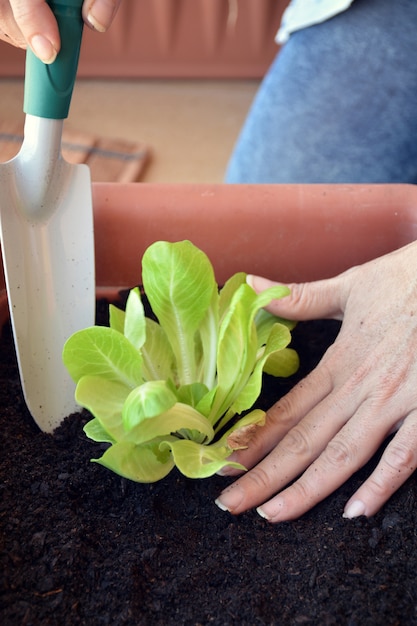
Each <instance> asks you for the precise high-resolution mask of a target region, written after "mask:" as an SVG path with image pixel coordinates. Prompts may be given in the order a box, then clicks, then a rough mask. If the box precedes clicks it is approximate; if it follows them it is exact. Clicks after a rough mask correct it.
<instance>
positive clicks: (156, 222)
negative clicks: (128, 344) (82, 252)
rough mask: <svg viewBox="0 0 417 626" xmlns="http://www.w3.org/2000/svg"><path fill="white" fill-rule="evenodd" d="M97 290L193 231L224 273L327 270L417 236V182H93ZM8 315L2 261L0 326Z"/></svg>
mask: <svg viewBox="0 0 417 626" xmlns="http://www.w3.org/2000/svg"><path fill="white" fill-rule="evenodd" d="M93 205H94V219H95V232H96V244H95V256H96V283H97V297H103V296H104V297H107V298H109V299H112V298H114V297H115V296H116V295H117V292H118V291H120V290H122V289H126V288H131V287H133V286H134V285H136V284H138V283H139V282H140V261H141V258H142V255H143V252H144V250H145V249H146V248H147V247H148V245H150V243H152V242H153V241H156V240H158V239H167V240H171V241H175V240H179V239H184V238H186V239H190V240H192V241H193V243H195V244H196V245H198V246H199V247H201V248H202V249H204V251H205V252H206V254H207V255H208V256H209V258H210V260H211V261H212V263H213V265H214V267H215V272H216V278H217V280H218V282H219V283H222V282H224V280H226V279H227V278H228V277H229V276H230V275H231V274H232V273H234V272H235V271H247V272H251V273H260V274H267V275H269V276H270V277H271V278H274V279H276V280H282V281H283V282H295V281H306V280H314V279H317V278H325V277H328V276H331V275H335V274H337V273H340V272H341V271H343V270H344V269H347V268H348V267H351V266H352V265H355V264H359V263H362V262H364V261H366V260H369V259H372V258H375V257H377V256H380V255H382V254H384V253H387V252H389V251H391V250H394V249H396V248H399V247H401V246H403V245H405V244H406V243H409V242H411V241H413V240H415V239H417V186H416V185H408V184H378V185H362V184H356V185H323V184H317V185H303V184H300V185H225V184H222V183H219V184H211V185H210V184H181V183H167V184H160V183H158V184H154V183H126V184H119V183H93ZM7 318H8V310H7V295H6V290H5V281H4V277H3V268H2V263H1V260H0V327H1V326H2V325H3V324H4V323H5V321H6V320H7Z"/></svg>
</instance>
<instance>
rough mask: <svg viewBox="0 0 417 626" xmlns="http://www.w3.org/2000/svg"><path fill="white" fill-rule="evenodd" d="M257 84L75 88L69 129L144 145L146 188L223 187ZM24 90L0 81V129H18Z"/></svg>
mask: <svg viewBox="0 0 417 626" xmlns="http://www.w3.org/2000/svg"><path fill="white" fill-rule="evenodd" d="M257 86H258V82H257V81H255V80H224V81H223V80H190V81H187V80H172V81H166V80H137V81H136V80H135V81H103V80H97V81H90V80H79V81H78V82H77V83H76V87H75V91H74V95H73V101H72V105H71V110H70V116H69V119H68V122H67V124H68V126H70V127H71V128H73V129H75V130H78V131H82V132H88V133H93V134H95V135H99V136H101V137H104V138H109V139H116V138H118V139H124V140H129V141H134V142H140V143H144V144H146V145H147V146H148V147H149V149H150V151H151V157H150V160H149V163H148V166H147V167H146V169H145V171H144V172H143V174H142V176H141V180H142V181H145V182H181V183H189V182H202V183H215V182H221V181H222V180H223V175H224V171H225V167H226V164H227V160H228V157H229V155H230V152H231V150H232V148H233V145H234V142H235V140H236V138H237V135H238V133H239V129H240V127H241V125H242V123H243V121H244V119H245V116H246V113H247V111H248V108H249V107H250V104H251V101H252V99H253V96H254V94H255V92H256V89H257ZM22 102H23V83H22V81H21V80H9V79H2V80H0V122H1V123H2V125H3V126H4V123H5V122H6V123H7V121H8V120H10V122H11V123H13V124H16V122H17V123H18V124H20V125H21V127H22V128H23V122H24V114H23V113H22V112H21V109H22Z"/></svg>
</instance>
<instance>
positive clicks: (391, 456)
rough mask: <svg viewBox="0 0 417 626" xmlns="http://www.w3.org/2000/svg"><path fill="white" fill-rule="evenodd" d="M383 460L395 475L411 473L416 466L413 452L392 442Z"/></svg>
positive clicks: (401, 444) (400, 444)
mask: <svg viewBox="0 0 417 626" xmlns="http://www.w3.org/2000/svg"><path fill="white" fill-rule="evenodd" d="M383 460H384V463H385V464H386V465H387V466H388V467H389V468H390V469H391V470H393V471H394V472H396V473H403V472H405V471H406V472H412V471H414V469H415V466H416V458H415V452H414V450H412V449H411V448H410V447H408V446H406V445H404V444H403V443H399V442H398V443H397V442H392V443H391V445H389V446H388V448H387V449H386V451H385V454H384V458H383Z"/></svg>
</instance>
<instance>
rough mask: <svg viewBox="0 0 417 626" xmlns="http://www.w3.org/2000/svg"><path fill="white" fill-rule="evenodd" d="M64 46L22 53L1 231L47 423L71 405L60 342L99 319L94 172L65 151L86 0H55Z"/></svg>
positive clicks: (4, 169)
mask: <svg viewBox="0 0 417 626" xmlns="http://www.w3.org/2000/svg"><path fill="white" fill-rule="evenodd" d="M49 5H50V6H51V8H52V10H53V12H54V14H55V17H56V19H57V22H58V27H59V31H60V36H61V50H60V52H59V54H58V56H57V58H56V60H55V61H54V63H52V64H51V65H44V64H43V63H42V62H41V61H39V60H38V59H37V57H35V56H34V55H33V53H32V52H30V51H29V50H28V52H27V57H26V79H25V101H24V111H25V113H26V121H25V132H24V141H23V145H22V148H21V150H20V152H19V154H18V155H17V156H16V157H15V158H14V159H12V160H11V161H8V162H7V163H4V164H2V165H0V226H1V228H0V230H1V245H2V253H3V264H4V271H5V276H6V286H7V293H8V299H9V307H10V316H11V321H12V327H13V335H14V340H15V345H16V351H17V358H18V364H19V371H20V377H21V382H22V387H23V392H24V396H25V400H26V403H27V406H28V408H29V410H30V412H31V414H32V416H33V418H34V419H35V421H36V422H37V424H38V425H39V427H40V428H41V429H42V430H44V431H48V432H50V431H53V430H54V429H55V428H56V427H57V426H58V425H59V424H60V422H61V421H62V420H63V419H64V417H66V416H67V415H69V414H70V413H71V412H73V411H74V410H77V405H76V403H75V400H74V387H75V386H74V383H73V382H72V380H71V378H70V376H69V374H68V372H67V370H66V369H65V367H64V365H63V363H62V358H61V354H62V347H63V345H64V343H65V341H66V339H67V338H68V337H69V336H70V335H71V334H72V333H74V332H75V331H76V330H79V329H81V328H85V327H86V326H91V325H92V324H94V312H95V281H94V237H93V211H92V199H91V181H90V173H89V170H88V167H87V166H86V165H70V164H69V163H67V162H66V161H64V160H63V158H62V155H61V137H62V126H63V120H64V118H66V117H67V115H68V109H69V104H70V100H71V95H72V89H73V85H74V80H75V75H76V72H77V65H78V56H79V49H80V44H81V36H82V29H83V21H82V17H81V6H82V0H51V1H50V2H49Z"/></svg>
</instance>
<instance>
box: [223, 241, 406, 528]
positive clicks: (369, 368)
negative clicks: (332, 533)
mask: <svg viewBox="0 0 417 626" xmlns="http://www.w3.org/2000/svg"><path fill="white" fill-rule="evenodd" d="M249 282H250V283H251V284H252V286H253V287H254V288H255V290H256V291H257V292H259V291H262V290H264V289H265V288H267V287H269V286H270V285H271V282H270V281H268V280H266V279H263V278H259V277H250V278H249ZM289 287H290V288H291V295H290V296H288V297H286V298H284V299H282V300H277V301H274V302H273V303H272V304H271V306H270V307H269V310H270V311H272V312H273V313H276V314H277V315H280V316H282V317H287V318H290V319H297V320H308V319H325V318H334V319H343V323H342V327H341V330H340V333H339V335H338V337H337V339H336V341H335V343H334V344H333V345H332V346H331V347H330V348H329V349H328V351H327V352H326V354H325V355H324V357H323V358H322V360H321V362H320V363H319V365H318V366H317V367H316V369H315V370H314V371H313V372H312V373H311V374H309V375H308V376H307V377H306V378H305V379H304V380H302V381H301V382H300V383H299V384H298V385H296V386H295V387H294V389H292V390H291V392H290V393H288V394H287V395H286V396H285V397H284V398H282V399H281V400H279V401H278V402H277V403H276V404H275V405H274V406H273V407H272V408H271V409H270V410H269V411H268V413H267V422H266V425H265V427H263V428H261V429H259V431H258V433H257V435H256V436H255V438H254V439H253V440H252V442H251V443H250V446H249V448H248V449H246V450H242V451H239V452H236V453H234V454H233V455H232V457H231V458H233V460H237V461H239V462H240V463H242V464H243V465H245V466H246V467H248V468H253V469H251V470H250V471H249V472H248V473H247V474H245V475H243V476H242V477H241V478H239V479H238V480H237V481H235V482H234V483H233V484H232V485H230V486H229V487H228V488H227V489H225V490H224V491H223V493H222V494H221V495H220V497H219V498H218V500H217V501H216V502H217V504H218V505H219V506H220V508H222V509H225V510H229V511H230V512H231V513H233V514H238V513H242V512H243V511H245V510H247V509H249V508H252V507H254V506H258V512H259V514H260V515H261V516H263V517H265V518H266V519H267V520H269V521H271V522H280V521H284V520H290V519H294V518H297V517H299V516H300V515H302V514H303V513H305V512H306V511H307V510H309V509H311V508H312V507H313V506H314V505H315V504H317V503H318V502H320V501H321V500H323V499H324V498H325V497H326V496H328V495H329V494H330V493H332V492H333V491H335V490H336V489H337V488H338V487H339V486H340V485H341V484H342V483H344V482H345V481H346V480H347V479H348V478H349V477H350V476H352V474H353V473H354V472H356V471H357V470H358V469H359V468H360V467H362V466H363V465H364V464H365V463H366V462H367V461H368V460H369V459H370V458H371V457H372V455H373V454H374V453H375V452H376V451H377V449H378V448H379V446H380V445H381V444H382V443H383V441H384V440H385V438H386V437H387V435H389V434H390V433H393V432H395V433H396V434H395V436H394V437H393V439H392V440H391V441H390V443H388V445H387V446H386V449H385V451H384V454H383V456H382V458H381V460H380V462H379V463H378V465H377V467H376V469H375V470H374V471H373V472H372V474H371V476H369V478H368V479H367V480H366V481H365V482H364V483H363V484H362V486H361V487H360V488H359V489H358V490H357V491H356V493H354V494H353V495H352V496H351V498H350V499H349V501H348V502H347V504H346V506H345V510H344V513H343V515H344V517H347V518H353V517H357V516H359V515H366V516H371V515H373V514H375V513H376V512H377V511H378V509H379V508H380V507H381V506H382V505H383V504H384V503H385V502H386V501H387V500H388V499H389V497H390V496H391V495H392V494H393V493H394V492H395V491H396V490H397V489H398V488H399V487H400V486H401V485H402V484H403V483H404V482H405V481H406V479H407V478H408V477H409V476H410V475H411V474H412V473H413V472H414V470H415V468H416V464H417V242H416V243H413V244H410V245H408V246H406V247H404V248H402V249H400V250H398V251H396V252H393V253H391V254H389V255H386V256H384V257H381V258H379V259H377V260H374V261H371V262H369V263H366V264H364V265H362V266H359V267H355V268H352V269H350V270H348V271H347V272H344V273H343V274H341V275H340V276H337V277H336V278H332V279H329V280H323V281H318V282H312V283H306V284H295V285H289ZM237 473H238V472H237V471H236V470H233V469H231V468H230V469H228V470H227V471H223V474H227V475H230V476H233V475H236V474H237ZM295 479H297V480H295ZM293 480H295V482H294V483H293V484H292V485H291V486H289V487H286V485H288V484H289V483H290V482H291V481H293ZM276 494H278V495H276ZM259 505H261V506H259Z"/></svg>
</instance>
